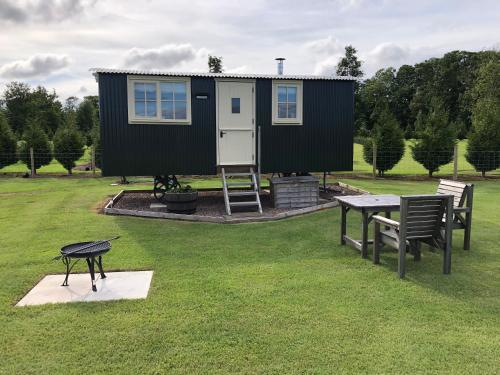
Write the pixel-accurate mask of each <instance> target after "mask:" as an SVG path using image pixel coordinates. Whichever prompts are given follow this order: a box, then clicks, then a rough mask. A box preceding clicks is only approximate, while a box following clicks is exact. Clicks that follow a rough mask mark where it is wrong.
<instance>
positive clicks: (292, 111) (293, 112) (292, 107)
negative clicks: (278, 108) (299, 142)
mask: <svg viewBox="0 0 500 375" xmlns="http://www.w3.org/2000/svg"><path fill="white" fill-rule="evenodd" d="M296 117H297V105H296V104H290V103H288V115H287V118H296Z"/></svg>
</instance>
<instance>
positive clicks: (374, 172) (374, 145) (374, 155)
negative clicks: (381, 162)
mask: <svg viewBox="0 0 500 375" xmlns="http://www.w3.org/2000/svg"><path fill="white" fill-rule="evenodd" d="M372 148H373V162H372V165H373V178H377V144H376V143H375V141H373V147H372Z"/></svg>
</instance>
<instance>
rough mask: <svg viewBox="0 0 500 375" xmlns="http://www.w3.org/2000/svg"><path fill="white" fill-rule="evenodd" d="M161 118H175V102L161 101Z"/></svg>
mask: <svg viewBox="0 0 500 375" xmlns="http://www.w3.org/2000/svg"><path fill="white" fill-rule="evenodd" d="M161 118H163V119H169V120H172V119H173V118H174V102H161Z"/></svg>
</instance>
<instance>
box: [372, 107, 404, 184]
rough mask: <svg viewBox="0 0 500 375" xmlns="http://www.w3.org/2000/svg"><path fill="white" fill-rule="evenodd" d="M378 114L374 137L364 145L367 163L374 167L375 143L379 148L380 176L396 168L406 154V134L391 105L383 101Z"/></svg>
mask: <svg viewBox="0 0 500 375" xmlns="http://www.w3.org/2000/svg"><path fill="white" fill-rule="evenodd" d="M374 112H375V113H376V119H375V126H374V128H373V129H372V137H371V139H368V140H367V141H366V142H365V144H364V145H363V157H364V159H365V161H366V162H367V163H368V164H370V165H373V143H375V144H376V146H377V170H378V174H379V176H384V174H385V172H386V171H388V170H390V169H392V168H394V166H395V165H396V164H397V163H399V161H400V160H401V159H402V158H403V155H404V153H405V142H404V133H403V131H402V130H401V128H400V126H399V123H398V121H397V119H396V117H395V116H394V115H393V114H392V112H391V111H390V110H389V104H388V103H387V101H386V100H382V101H381V102H380V103H379V104H378V105H377V107H376V110H375V111H374Z"/></svg>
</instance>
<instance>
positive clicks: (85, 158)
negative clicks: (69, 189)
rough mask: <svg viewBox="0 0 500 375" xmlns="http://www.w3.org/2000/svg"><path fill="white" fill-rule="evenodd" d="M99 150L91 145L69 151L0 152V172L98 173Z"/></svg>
mask: <svg viewBox="0 0 500 375" xmlns="http://www.w3.org/2000/svg"><path fill="white" fill-rule="evenodd" d="M100 160H101V152H100V151H99V150H95V149H93V148H92V147H86V148H85V149H83V150H75V151H69V152H37V151H36V150H34V149H28V150H23V151H19V152H16V153H0V173H1V174H8V175H10V174H13V175H18V174H22V175H44V174H45V175H50V174H55V175H58V174H64V173H71V174H73V173H74V174H82V173H85V174H93V175H100V169H99V167H100V165H101V163H100Z"/></svg>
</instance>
